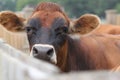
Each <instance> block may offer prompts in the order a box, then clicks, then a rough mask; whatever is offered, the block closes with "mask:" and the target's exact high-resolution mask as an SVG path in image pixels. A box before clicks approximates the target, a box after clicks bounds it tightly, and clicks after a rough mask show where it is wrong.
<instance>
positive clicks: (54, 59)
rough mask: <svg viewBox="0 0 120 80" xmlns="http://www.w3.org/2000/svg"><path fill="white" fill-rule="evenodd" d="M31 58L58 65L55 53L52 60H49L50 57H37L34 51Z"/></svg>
mask: <svg viewBox="0 0 120 80" xmlns="http://www.w3.org/2000/svg"><path fill="white" fill-rule="evenodd" d="M30 56H31V57H34V58H37V59H39V60H43V61H46V62H49V63H52V64H57V59H56V53H54V54H53V56H52V57H51V58H48V57H45V56H39V55H37V56H36V55H35V54H34V53H33V51H31V52H30Z"/></svg>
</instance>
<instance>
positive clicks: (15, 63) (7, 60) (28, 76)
mask: <svg viewBox="0 0 120 80" xmlns="http://www.w3.org/2000/svg"><path fill="white" fill-rule="evenodd" d="M58 72H59V70H58V69H57V68H56V67H55V66H53V65H51V64H48V63H45V62H43V61H38V60H36V59H33V58H31V57H29V56H28V55H26V54H24V53H21V52H20V51H17V50H15V49H14V48H12V47H11V46H9V45H8V44H6V43H4V42H1V41H0V80H36V79H45V78H48V77H50V76H53V74H54V75H55V74H56V73H58Z"/></svg>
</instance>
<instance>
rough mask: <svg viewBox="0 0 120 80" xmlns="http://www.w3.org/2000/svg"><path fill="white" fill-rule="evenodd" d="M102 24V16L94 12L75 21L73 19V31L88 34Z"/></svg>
mask: <svg viewBox="0 0 120 80" xmlns="http://www.w3.org/2000/svg"><path fill="white" fill-rule="evenodd" d="M99 25H100V18H99V17H98V16H96V15H93V14H85V15H82V16H81V17H80V18H78V19H77V20H75V21H72V25H71V26H72V27H70V28H71V33H79V34H86V33H89V32H91V31H93V30H95V29H96V28H97V27H99Z"/></svg>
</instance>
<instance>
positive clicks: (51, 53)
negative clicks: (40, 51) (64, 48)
mask: <svg viewBox="0 0 120 80" xmlns="http://www.w3.org/2000/svg"><path fill="white" fill-rule="evenodd" d="M53 53H54V50H53V48H51V49H49V50H48V51H47V55H48V56H49V57H51V56H52V55H53Z"/></svg>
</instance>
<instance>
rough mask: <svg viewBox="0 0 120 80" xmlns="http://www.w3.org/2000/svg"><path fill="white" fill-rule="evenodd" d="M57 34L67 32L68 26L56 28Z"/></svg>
mask: <svg viewBox="0 0 120 80" xmlns="http://www.w3.org/2000/svg"><path fill="white" fill-rule="evenodd" d="M55 32H56V35H61V34H65V33H67V32H68V28H67V27H59V28H57V29H55Z"/></svg>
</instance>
